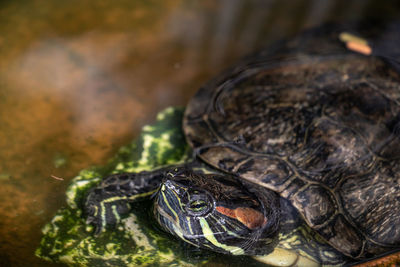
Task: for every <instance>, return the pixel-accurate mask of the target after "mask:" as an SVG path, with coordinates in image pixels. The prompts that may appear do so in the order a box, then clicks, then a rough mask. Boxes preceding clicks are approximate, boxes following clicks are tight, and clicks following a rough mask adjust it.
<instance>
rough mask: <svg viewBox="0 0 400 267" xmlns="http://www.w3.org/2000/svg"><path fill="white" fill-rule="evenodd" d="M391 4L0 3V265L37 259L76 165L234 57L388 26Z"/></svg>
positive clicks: (101, 157)
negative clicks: (329, 32)
mask: <svg viewBox="0 0 400 267" xmlns="http://www.w3.org/2000/svg"><path fill="white" fill-rule="evenodd" d="M397 3H398V2H397V1H385V2H383V1H382V2H381V1H356V0H346V1H333V0H331V1H319V0H318V1H312V0H310V1H304V0H303V1H301V0H297V1H292V0H290V1H289V0H287V1H277V0H269V1H257V0H246V1H243V0H242V1H240V0H221V1H178V0H164V1H124V0H117V1H104V0H101V1H44V0H36V1H2V2H0V59H1V60H0V215H1V219H0V239H1V242H0V265H1V266H25V265H28V264H29V265H31V266H45V265H46V264H47V263H45V262H43V261H41V260H39V259H37V258H35V256H34V255H33V252H34V249H35V248H36V247H37V245H38V243H39V240H40V237H41V232H40V229H41V227H42V226H43V225H44V224H45V223H46V222H47V221H49V220H50V219H51V217H52V216H53V214H54V212H55V211H56V210H57V209H58V208H59V207H61V206H62V205H63V204H64V203H63V201H64V193H65V188H66V186H67V185H68V181H69V180H70V179H71V178H72V177H73V176H74V175H76V174H77V171H78V170H80V169H82V168H85V167H88V166H90V165H93V164H103V163H104V162H105V161H106V160H107V159H108V158H109V157H110V156H112V155H113V154H114V153H115V151H116V150H117V149H118V147H119V146H121V145H122V144H126V143H127V142H129V141H130V140H131V139H132V138H133V137H135V136H136V135H137V134H138V132H139V130H140V128H141V127H142V126H143V125H144V124H145V123H148V122H151V121H153V120H154V117H155V114H156V113H157V112H158V111H160V110H161V109H163V108H165V107H167V106H170V105H185V104H186V103H187V101H188V99H189V98H190V96H191V95H192V94H193V93H194V92H195V91H196V90H197V88H199V87H200V86H201V84H203V83H204V82H205V81H207V80H208V79H209V78H210V77H212V76H214V75H215V74H217V73H218V72H219V71H221V70H222V69H224V68H226V67H227V66H229V65H230V64H232V63H233V62H235V60H237V59H238V58H240V57H242V56H243V55H246V54H248V53H249V52H252V51H255V50H256V49H258V48H260V47H263V46H265V45H267V44H270V43H271V42H273V41H275V40H278V39H280V38H283V37H289V36H290V35H293V34H295V33H297V32H299V31H301V30H302V29H305V28H309V27H312V26H315V25H320V24H321V23H324V22H329V21H336V22H344V21H358V20H361V19H367V20H368V19H381V20H384V21H387V22H390V21H391V20H392V19H395V18H396V17H397V16H399V15H400V7H399V4H397ZM51 175H54V176H56V178H53V177H52V176H51ZM57 177H58V178H62V179H57ZM47 265H51V264H47ZM216 265H218V263H216ZM221 265H223V264H222V263H221Z"/></svg>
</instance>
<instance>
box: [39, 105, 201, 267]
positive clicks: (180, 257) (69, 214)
mask: <svg viewBox="0 0 400 267" xmlns="http://www.w3.org/2000/svg"><path fill="white" fill-rule="evenodd" d="M182 116H183V109H182V108H168V109H166V110H164V111H163V112H161V113H159V114H158V116H157V121H156V123H155V124H153V125H148V126H145V127H144V128H143V131H142V133H141V135H140V137H139V138H138V140H136V141H135V142H133V143H132V144H130V145H127V146H124V147H122V148H121V149H120V150H119V152H118V154H117V155H116V156H115V157H114V158H113V159H112V160H111V162H110V163H109V164H107V165H106V166H104V167H98V168H91V169H86V170H82V171H81V172H80V173H79V175H78V176H77V177H75V178H74V179H73V180H72V182H71V184H70V186H69V187H68V189H67V193H66V196H67V207H65V208H62V209H60V210H59V211H58V212H57V214H56V215H55V216H54V218H53V220H52V221H51V222H50V223H48V224H47V225H46V226H45V227H44V228H43V234H44V236H43V238H42V241H41V243H40V246H39V248H38V249H37V250H36V255H37V256H38V257H40V258H43V259H46V260H49V261H54V262H63V263H66V264H68V265H71V266H137V265H143V266H147V265H152V266H154V265H159V266H174V265H175V266H191V265H194V264H196V265H197V264H198V263H200V262H204V261H205V259H206V256H205V255H204V254H202V253H204V252H199V251H190V249H189V250H188V249H187V247H186V248H185V247H184V245H183V243H182V242H180V241H178V240H174V239H173V238H172V237H171V236H169V235H167V234H165V233H163V232H162V231H159V230H158V229H157V227H156V226H155V225H154V224H153V217H152V216H151V214H149V212H148V211H149V210H151V203H150V201H142V202H138V203H133V204H132V212H131V213H130V214H129V215H128V216H127V217H125V218H124V219H122V221H121V223H119V224H118V225H117V227H115V229H111V230H108V231H105V232H103V233H101V234H100V235H99V236H94V235H93V229H92V228H93V227H91V226H88V225H86V223H85V219H84V216H83V214H82V209H81V208H82V203H83V201H84V197H85V195H86V192H87V190H88V189H90V188H91V187H93V186H95V185H96V184H97V183H99V182H100V180H101V178H102V177H105V176H107V175H109V174H112V173H122V172H138V171H142V170H150V169H154V168H156V167H158V166H162V165H167V164H172V163H177V162H180V161H184V160H185V159H186V154H187V150H188V148H187V145H186V143H185V138H184V135H183V132H182V130H181V122H182Z"/></svg>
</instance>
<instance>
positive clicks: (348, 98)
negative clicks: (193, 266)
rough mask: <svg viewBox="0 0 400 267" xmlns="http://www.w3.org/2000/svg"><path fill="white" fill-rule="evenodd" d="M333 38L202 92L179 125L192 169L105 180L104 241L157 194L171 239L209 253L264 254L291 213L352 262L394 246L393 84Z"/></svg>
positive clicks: (399, 232) (98, 197)
mask: <svg viewBox="0 0 400 267" xmlns="http://www.w3.org/2000/svg"><path fill="white" fill-rule="evenodd" d="M337 36H338V35H337V33H335V32H333V33H328V34H321V35H316V36H313V37H312V38H309V37H310V36H306V37H307V38H305V37H304V35H303V36H302V37H299V38H297V39H294V40H292V41H290V42H287V43H280V44H279V45H278V46H277V48H276V49H275V50H273V52H272V53H266V52H261V53H259V54H257V55H255V56H253V57H251V58H249V59H247V60H245V61H244V62H242V63H240V64H238V65H237V66H236V67H234V68H232V69H231V70H229V71H227V72H225V73H224V74H222V75H221V76H219V77H217V78H216V79H214V80H213V81H211V82H209V83H208V84H206V85H205V86H204V87H202V88H201V89H200V90H199V91H198V92H197V94H196V95H195V96H194V97H193V99H192V100H191V101H190V103H189V105H188V106H187V109H186V112H185V116H184V122H183V130H184V132H185V134H186V138H187V142H188V143H189V144H190V146H191V147H192V148H193V151H194V152H193V154H194V159H193V161H192V162H190V163H188V164H186V165H181V166H169V167H165V168H162V169H158V170H155V171H152V172H142V173H128V174H118V175H113V176H110V177H108V178H106V179H104V180H103V182H102V183H101V184H100V185H99V186H98V187H96V188H95V189H93V190H92V191H91V192H90V193H89V195H88V197H87V200H86V204H85V210H86V213H87V216H88V222H90V223H93V224H94V225H95V226H96V232H97V233H100V232H101V230H102V229H104V227H105V226H106V225H107V224H112V223H115V222H116V221H117V220H118V219H119V216H120V214H122V213H126V212H128V211H129V206H128V203H129V202H130V201H134V200H136V199H138V198H141V197H143V196H150V195H153V198H154V214H155V217H156V218H157V221H158V222H159V223H160V225H161V226H162V227H163V228H164V229H165V230H166V231H168V232H170V233H172V234H173V235H175V236H177V237H179V238H181V239H182V240H184V241H186V242H188V243H190V244H193V245H195V246H198V247H202V248H207V249H210V250H213V251H216V252H221V253H229V254H235V255H239V254H248V255H262V254H268V253H270V252H271V251H272V249H273V247H274V245H275V244H276V242H277V241H276V236H277V234H278V233H279V231H280V229H281V227H282V225H285V223H286V221H287V217H288V216H289V217H290V214H293V212H296V211H297V212H298V213H299V214H300V217H299V218H301V219H302V220H303V221H304V222H305V223H306V224H307V225H308V227H309V228H310V229H312V230H313V231H314V233H316V235H318V237H319V238H322V239H323V240H325V241H326V242H327V244H329V246H331V247H332V248H333V249H334V250H335V251H338V254H340V255H345V256H346V257H348V258H352V259H363V258H368V257H371V256H374V255H377V254H380V253H383V252H385V251H390V250H392V249H396V248H399V247H400V226H399V225H400V75H399V73H398V72H396V71H395V70H394V69H393V68H392V66H391V65H390V64H387V63H386V62H384V61H383V60H382V59H380V58H377V57H372V56H371V57H367V56H362V55H358V54H355V53H351V52H349V51H347V50H346V49H345V48H344V47H342V46H341V44H340V42H339V41H338V40H337ZM199 162H203V163H206V166H208V167H207V168H208V171H211V172H212V173H207V174H206V173H204V172H203V171H201V170H200V169H202V168H203V167H201V164H199ZM285 203H286V204H285ZM287 203H289V205H287ZM293 207H294V209H293ZM291 209H292V211H290V210H291ZM320 260H321V261H322V262H323V263H325V262H329V261H325V259H324V258H323V257H322V258H321V259H320Z"/></svg>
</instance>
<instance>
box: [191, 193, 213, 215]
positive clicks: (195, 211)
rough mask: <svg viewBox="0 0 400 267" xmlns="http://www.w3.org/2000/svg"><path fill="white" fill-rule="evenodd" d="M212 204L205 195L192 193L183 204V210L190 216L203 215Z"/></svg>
mask: <svg viewBox="0 0 400 267" xmlns="http://www.w3.org/2000/svg"><path fill="white" fill-rule="evenodd" d="M212 206H213V204H212V201H211V200H210V199H208V198H207V196H206V195H194V196H192V197H191V199H190V201H189V202H188V203H187V204H186V205H185V210H186V212H187V213H188V214H189V215H192V216H204V215H206V214H208V212H209V211H210V210H211V208H212Z"/></svg>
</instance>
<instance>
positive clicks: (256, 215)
mask: <svg viewBox="0 0 400 267" xmlns="http://www.w3.org/2000/svg"><path fill="white" fill-rule="evenodd" d="M216 210H217V211H218V212H219V213H221V214H223V215H225V216H228V217H230V218H234V219H236V220H238V221H239V222H241V223H243V224H244V225H246V227H247V228H249V229H255V228H259V227H261V226H264V225H265V224H266V223H267V218H265V216H264V215H263V214H262V213H261V212H259V211H257V210H255V209H252V208H247V207H245V208H236V209H229V208H226V207H222V206H218V207H216Z"/></svg>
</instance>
